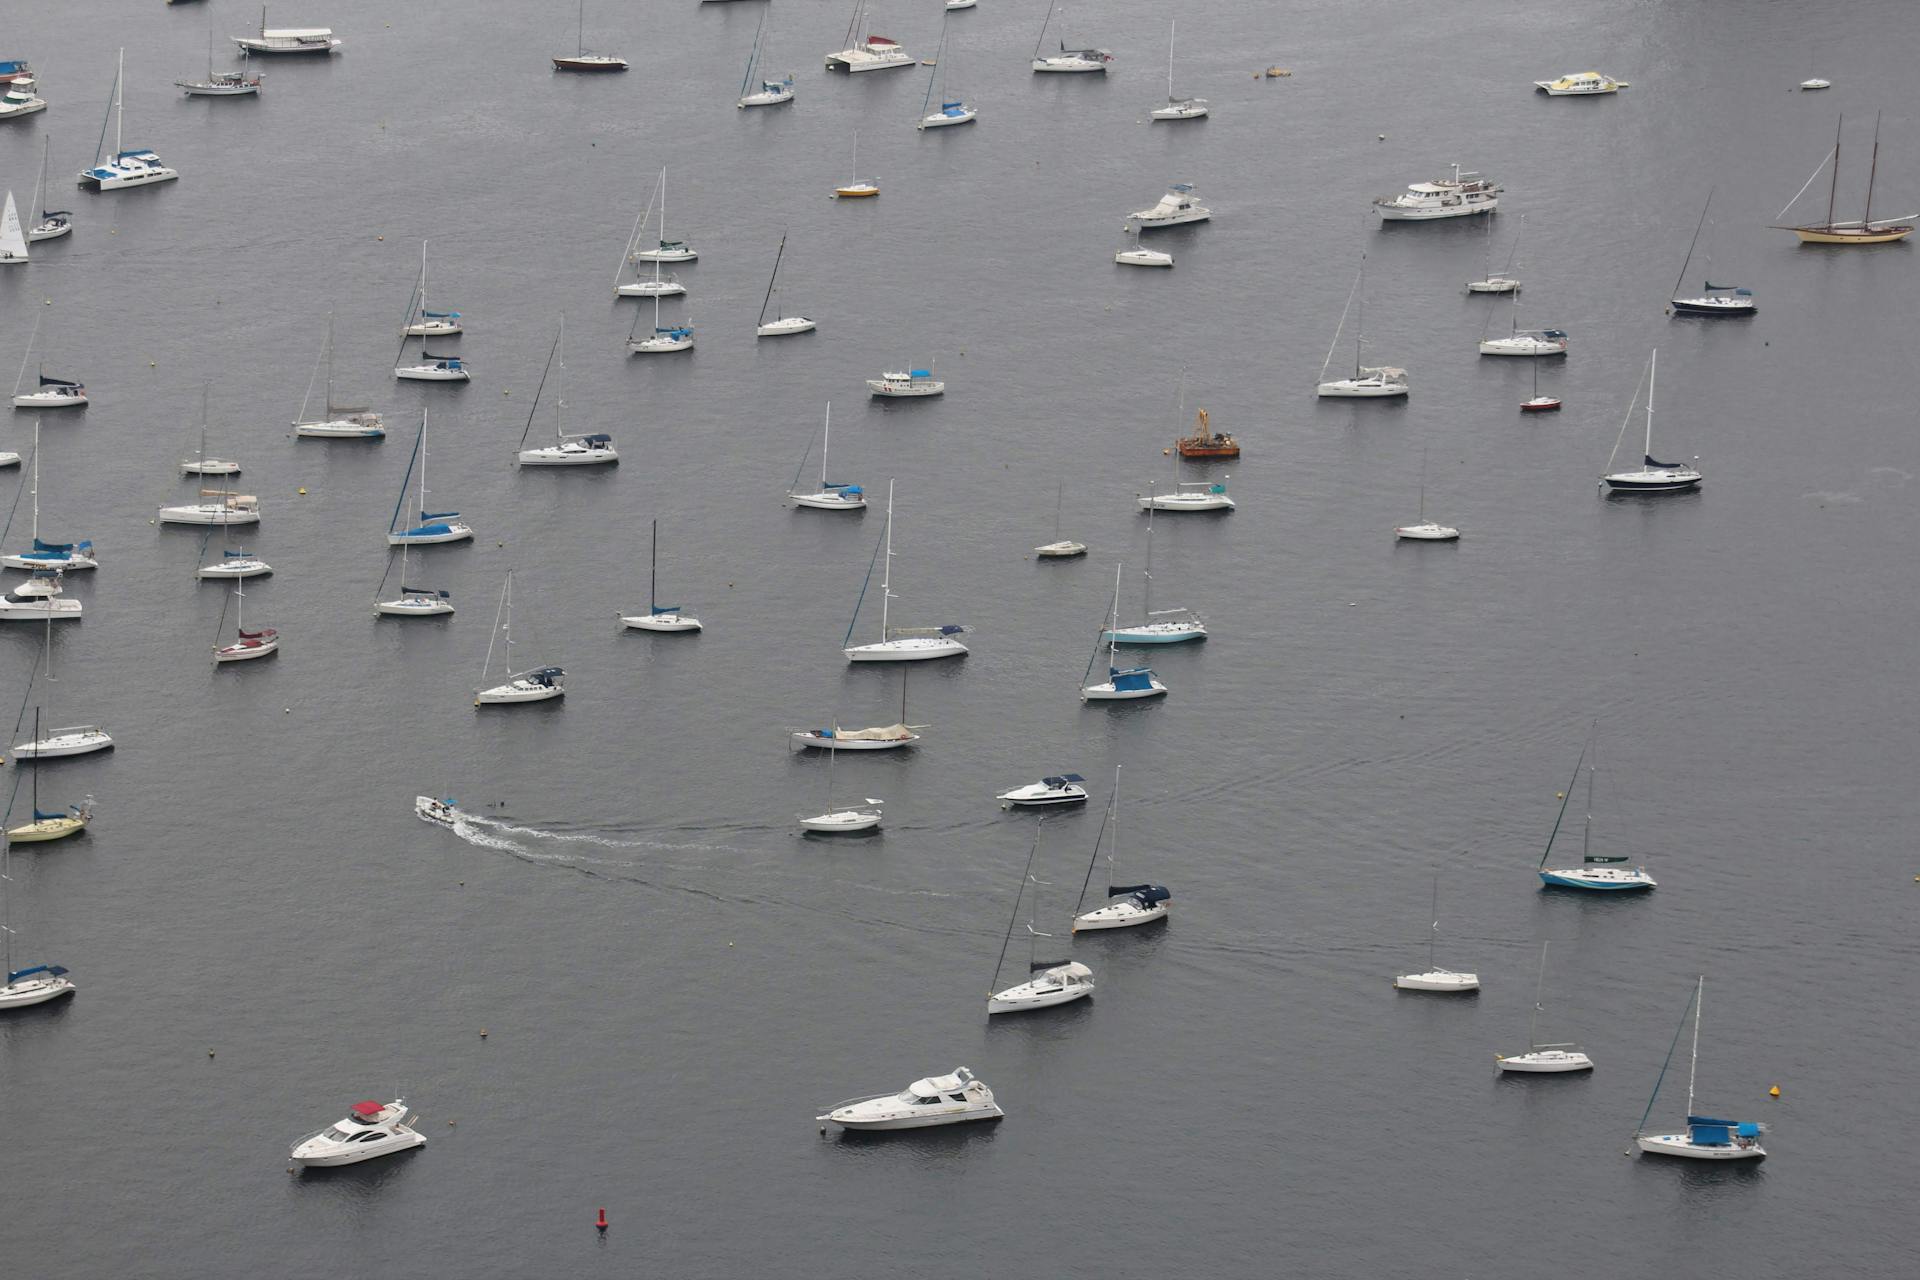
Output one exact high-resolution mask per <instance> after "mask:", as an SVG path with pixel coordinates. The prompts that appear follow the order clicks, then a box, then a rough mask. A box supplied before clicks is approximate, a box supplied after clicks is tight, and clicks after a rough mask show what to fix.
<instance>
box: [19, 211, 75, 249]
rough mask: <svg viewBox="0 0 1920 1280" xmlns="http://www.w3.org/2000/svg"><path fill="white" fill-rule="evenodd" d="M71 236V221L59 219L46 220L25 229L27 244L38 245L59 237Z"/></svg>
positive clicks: (64, 218) (69, 219) (63, 218)
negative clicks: (43, 241)
mask: <svg viewBox="0 0 1920 1280" xmlns="http://www.w3.org/2000/svg"><path fill="white" fill-rule="evenodd" d="M72 234H73V220H72V219H71V218H66V217H59V218H48V219H46V220H45V221H43V222H39V223H36V224H35V225H33V226H31V227H28V228H27V242H28V243H29V244H39V243H40V242H41V241H42V240H58V239H59V238H60V237H61V236H66V235H72Z"/></svg>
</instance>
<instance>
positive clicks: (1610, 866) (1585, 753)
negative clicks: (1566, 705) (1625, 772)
mask: <svg viewBox="0 0 1920 1280" xmlns="http://www.w3.org/2000/svg"><path fill="white" fill-rule="evenodd" d="M1598 735H1599V725H1598V723H1597V722H1596V724H1595V725H1594V727H1593V729H1592V730H1591V731H1590V732H1589V733H1588V735H1587V741H1586V743H1585V744H1584V745H1583V746H1582V747H1581V748H1580V758H1579V759H1578V760H1576V761H1575V762H1574V765H1573V779H1572V781H1570V782H1568V783H1567V789H1566V790H1565V791H1563V792H1561V794H1560V812H1559V813H1558V814H1556V815H1555V816H1554V819H1553V830H1552V831H1549V832H1548V833H1547V847H1546V848H1545V849H1543V850H1541V851H1540V883H1541V885H1542V886H1543V887H1545V888H1548V889H1586V890H1594V891H1599V892H1603V893H1618V892H1621V891H1623V890H1641V889H1653V888H1657V887H1658V882H1657V881H1656V880H1654V878H1653V877H1652V876H1650V875H1648V874H1647V869H1646V868H1645V867H1629V866H1627V865H1626V862H1627V859H1626V857H1625V856H1624V855H1621V854H1596V853H1595V852H1593V775H1594V773H1595V771H1596V770H1597V768H1598V760H1597V759H1595V760H1593V761H1592V762H1589V757H1590V756H1594V757H1597V755H1598V752H1597V751H1596V750H1595V739H1596V738H1597V737H1598ZM1583 765H1584V766H1585V767H1586V770H1587V807H1586V815H1587V816H1586V821H1585V822H1584V823H1582V824H1581V828H1580V865H1579V866H1577V867H1555V868H1549V867H1548V866H1547V859H1548V858H1551V857H1552V856H1553V842H1554V840H1555V838H1557V837H1558V836H1559V834H1560V824H1561V823H1562V822H1564V821H1565V820H1566V816H1567V806H1568V805H1569V804H1571V803H1572V802H1573V789H1574V787H1575V786H1576V785H1577V784H1578V783H1579V781H1580V769H1581V767H1582V766H1583Z"/></svg>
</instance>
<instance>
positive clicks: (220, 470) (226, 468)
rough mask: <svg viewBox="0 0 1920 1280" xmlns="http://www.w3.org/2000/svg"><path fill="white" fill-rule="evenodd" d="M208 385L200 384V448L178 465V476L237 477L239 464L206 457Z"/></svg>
mask: <svg viewBox="0 0 1920 1280" xmlns="http://www.w3.org/2000/svg"><path fill="white" fill-rule="evenodd" d="M208 386H209V384H207V383H205V382H202V383H201V384H200V446H199V448H198V449H197V450H195V452H194V455H193V457H191V458H189V459H188V460H186V461H185V462H182V463H181V464H180V474H182V475H188V476H237V475H239V474H240V464H239V463H237V462H226V461H223V460H221V459H219V458H209V457H208V456H207V392H208Z"/></svg>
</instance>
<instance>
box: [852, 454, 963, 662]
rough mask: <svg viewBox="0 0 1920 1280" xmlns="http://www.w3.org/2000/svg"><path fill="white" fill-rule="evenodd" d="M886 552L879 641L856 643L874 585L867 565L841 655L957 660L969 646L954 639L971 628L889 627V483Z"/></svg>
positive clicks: (869, 659)
mask: <svg viewBox="0 0 1920 1280" xmlns="http://www.w3.org/2000/svg"><path fill="white" fill-rule="evenodd" d="M881 548H884V550H885V554H886V563H885V566H884V567H883V569H882V571H881V574H880V638H879V639H878V640H876V641H874V642H873V643H872V644H860V645H856V644H854V643H853V628H854V624H855V623H857V622H859V621H860V605H861V603H862V602H863V601H864V600H865V599H866V598H867V583H869V582H872V581H873V565H872V563H871V562H869V563H868V565H867V578H866V581H865V582H862V583H861V584H860V596H859V599H857V600H855V601H854V604H853V617H851V618H849V619H848V620H847V634H846V638H845V639H844V640H843V641H841V646H840V652H842V653H844V654H845V655H846V656H847V661H848V662H923V661H925V660H927V659H929V658H958V657H961V656H963V655H965V654H966V652H967V646H966V645H964V644H962V643H960V641H959V640H958V639H956V638H955V637H957V636H961V635H964V634H965V633H966V632H968V631H970V630H971V629H972V628H970V627H964V626H958V625H953V624H949V625H947V626H940V627H894V626H890V625H889V619H890V617H891V614H890V610H891V608H892V605H893V601H894V599H895V597H894V594H893V481H891V480H889V481H887V527H886V531H885V532H884V533H883V534H882V535H881V543H880V547H879V548H876V549H875V550H876V552H878V551H879V550H880V549H881Z"/></svg>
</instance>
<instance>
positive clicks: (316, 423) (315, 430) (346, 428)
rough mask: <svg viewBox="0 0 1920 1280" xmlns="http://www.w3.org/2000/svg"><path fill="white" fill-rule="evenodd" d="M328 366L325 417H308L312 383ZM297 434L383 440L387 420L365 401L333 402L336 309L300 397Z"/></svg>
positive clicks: (305, 437)
mask: <svg viewBox="0 0 1920 1280" xmlns="http://www.w3.org/2000/svg"><path fill="white" fill-rule="evenodd" d="M322 364H325V365H326V367H327V411H326V414H325V416H324V417H319V418H309V417H307V405H308V404H309V403H311V402H312V400H313V384H314V383H315V382H316V381H318V380H319V377H320V366H321V365H322ZM293 434H294V436H295V438H297V439H302V440H384V439H386V438H387V428H386V424H385V423H384V422H383V421H382V420H381V418H380V415H379V414H377V413H375V412H373V411H372V410H371V409H369V408H367V407H366V406H364V405H341V404H335V403H334V402H333V312H331V311H329V312H327V337H326V340H325V341H324V342H323V343H322V344H321V346H320V354H319V355H317V356H315V357H314V360H313V372H312V373H311V374H309V375H308V376H307V393H306V394H305V395H303V396H301V397H300V416H299V417H298V418H297V419H295V421H294V423H293Z"/></svg>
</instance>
